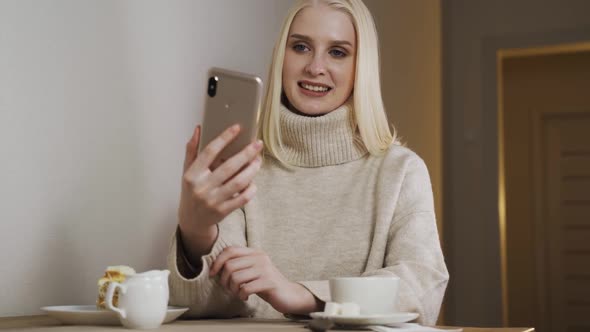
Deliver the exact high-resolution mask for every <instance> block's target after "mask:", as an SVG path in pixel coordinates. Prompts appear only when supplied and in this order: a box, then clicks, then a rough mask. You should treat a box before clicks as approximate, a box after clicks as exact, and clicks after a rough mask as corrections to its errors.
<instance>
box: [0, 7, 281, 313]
mask: <svg viewBox="0 0 590 332" xmlns="http://www.w3.org/2000/svg"><path fill="white" fill-rule="evenodd" d="M290 4H291V1H289V0H280V1H279V0H248V1H242V0H216V1H182V0H173V1H165V2H163V1H115V0H108V1H89V0H53V1H32V0H4V1H1V2H0V49H1V50H2V51H0V154H1V155H2V162H1V163H0V174H1V179H2V181H1V182H2V185H1V186H0V202H1V203H0V316H13V315H23V314H34V313H38V312H39V307H41V306H44V305H59V304H88V303H94V301H95V294H96V282H97V278H99V277H100V276H101V274H102V272H103V270H104V268H105V267H106V266H107V265H114V264H128V265H131V266H133V267H135V268H136V269H137V270H140V271H143V270H147V269H152V268H162V267H164V265H165V253H166V250H167V246H168V242H169V235H170V234H172V231H173V229H174V227H175V225H176V208H177V204H178V196H179V183H180V182H179V181H180V177H181V170H182V160H183V158H184V145H185V143H186V141H187V140H188V139H189V138H190V135H191V133H192V129H193V127H194V125H195V124H196V122H197V121H198V120H199V119H200V112H201V105H203V97H204V91H205V90H204V88H205V87H206V81H205V73H206V70H207V69H208V67H210V66H213V65H218V66H224V67H229V68H233V69H236V70H241V71H246V72H252V73H257V74H259V75H261V76H262V77H266V71H267V66H268V63H269V60H270V57H271V51H272V46H273V43H274V40H275V37H276V34H277V32H278V30H279V26H280V24H281V22H282V19H283V16H284V15H285V13H286V11H287V9H288V7H289V6H290Z"/></svg>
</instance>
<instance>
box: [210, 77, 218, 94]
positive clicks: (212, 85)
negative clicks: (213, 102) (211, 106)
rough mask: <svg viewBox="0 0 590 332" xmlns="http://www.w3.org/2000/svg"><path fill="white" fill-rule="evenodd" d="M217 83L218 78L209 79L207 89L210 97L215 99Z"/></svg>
mask: <svg viewBox="0 0 590 332" xmlns="http://www.w3.org/2000/svg"><path fill="white" fill-rule="evenodd" d="M217 81H219V78H217V77H216V76H213V77H210V78H209V87H208V88H207V94H208V95H209V97H215V95H216V94H217Z"/></svg>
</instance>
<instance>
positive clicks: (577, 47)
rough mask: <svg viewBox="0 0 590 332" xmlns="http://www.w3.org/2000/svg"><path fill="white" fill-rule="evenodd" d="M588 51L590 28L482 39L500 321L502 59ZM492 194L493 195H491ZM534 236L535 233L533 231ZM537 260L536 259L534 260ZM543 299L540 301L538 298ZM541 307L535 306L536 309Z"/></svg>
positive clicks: (503, 264) (503, 271)
mask: <svg viewBox="0 0 590 332" xmlns="http://www.w3.org/2000/svg"><path fill="white" fill-rule="evenodd" d="M580 51H590V27H588V28H584V29H577V30H561V31H552V32H544V33H535V34H510V35H502V36H489V37H486V38H484V40H483V52H482V63H483V66H482V70H483V73H482V75H483V82H482V90H483V91H482V100H483V105H482V108H483V119H482V121H483V125H482V131H483V136H482V138H483V150H484V155H483V158H484V163H483V164H484V165H485V166H484V172H485V174H494V175H496V176H495V177H494V176H492V177H490V179H489V180H488V181H487V182H485V188H484V189H485V190H489V191H490V192H492V193H495V194H493V197H495V199H496V200H495V202H493V201H492V202H490V203H489V204H494V205H495V206H496V209H495V211H496V213H497V214H496V216H495V219H496V220H497V222H498V230H499V238H498V241H497V248H496V250H498V252H499V253H500V271H499V273H497V275H499V276H500V278H501V282H500V285H501V289H500V290H499V291H500V292H501V298H502V323H503V325H504V326H507V325H508V303H509V298H508V288H507V286H508V278H507V259H506V257H507V256H506V255H507V253H506V210H505V208H506V196H505V180H504V174H505V165H504V158H503V157H504V128H503V125H502V124H503V96H502V94H501V91H502V83H503V77H502V61H503V60H504V59H506V58H508V57H522V56H534V55H547V54H559V53H571V52H580ZM490 197H492V195H490ZM490 211H492V209H490ZM535 236H536V237H537V236H538V234H535ZM537 263H538V259H537ZM541 302H542V301H541ZM539 309H540V308H537V310H539Z"/></svg>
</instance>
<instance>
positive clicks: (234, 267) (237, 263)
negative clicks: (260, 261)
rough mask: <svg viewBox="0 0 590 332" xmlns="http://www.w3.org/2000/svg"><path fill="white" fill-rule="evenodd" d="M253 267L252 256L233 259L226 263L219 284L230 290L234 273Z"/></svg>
mask: <svg viewBox="0 0 590 332" xmlns="http://www.w3.org/2000/svg"><path fill="white" fill-rule="evenodd" d="M252 266H254V260H253V259H252V256H251V255H249V256H248V255H246V256H241V257H238V258H232V259H230V260H228V261H226V262H225V264H224V265H223V268H222V270H221V277H220V278H219V283H220V284H221V286H223V287H225V288H228V287H229V284H230V282H231V280H232V278H234V277H235V276H234V275H233V274H234V273H237V272H238V271H240V270H243V269H246V268H249V267H252Z"/></svg>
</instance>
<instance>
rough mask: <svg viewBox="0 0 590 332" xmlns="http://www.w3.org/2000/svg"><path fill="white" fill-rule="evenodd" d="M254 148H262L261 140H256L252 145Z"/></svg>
mask: <svg viewBox="0 0 590 332" xmlns="http://www.w3.org/2000/svg"><path fill="white" fill-rule="evenodd" d="M254 147H255V148H257V149H260V148H261V147H262V141H261V140H257V141H256V143H254Z"/></svg>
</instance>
